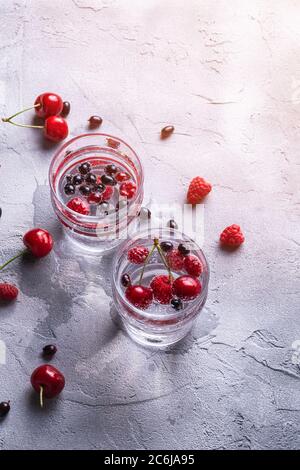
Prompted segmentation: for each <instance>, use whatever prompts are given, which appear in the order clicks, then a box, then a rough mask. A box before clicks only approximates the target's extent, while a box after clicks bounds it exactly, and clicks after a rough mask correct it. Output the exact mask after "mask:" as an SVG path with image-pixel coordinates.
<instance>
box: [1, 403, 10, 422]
mask: <svg viewBox="0 0 300 470" xmlns="http://www.w3.org/2000/svg"><path fill="white" fill-rule="evenodd" d="M9 410H10V401H2V402H1V403H0V418H3V417H4V416H6V415H7V413H8V412H9Z"/></svg>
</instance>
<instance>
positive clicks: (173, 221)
mask: <svg viewBox="0 0 300 470" xmlns="http://www.w3.org/2000/svg"><path fill="white" fill-rule="evenodd" d="M167 227H169V228H172V229H174V230H176V229H178V225H177V223H176V222H175V220H173V219H171V220H169V222H168V223H167Z"/></svg>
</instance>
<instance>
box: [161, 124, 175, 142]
mask: <svg viewBox="0 0 300 470" xmlns="http://www.w3.org/2000/svg"><path fill="white" fill-rule="evenodd" d="M174 130H175V127H174V126H165V127H163V129H162V130H161V131H160V137H161V138H162V139H166V138H167V137H170V135H171V134H173V132H174Z"/></svg>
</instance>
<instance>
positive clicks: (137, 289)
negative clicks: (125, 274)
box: [125, 284, 153, 310]
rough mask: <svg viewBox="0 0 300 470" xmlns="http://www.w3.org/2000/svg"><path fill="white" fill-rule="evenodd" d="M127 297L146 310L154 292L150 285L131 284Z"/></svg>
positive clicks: (132, 302)
mask: <svg viewBox="0 0 300 470" xmlns="http://www.w3.org/2000/svg"><path fill="white" fill-rule="evenodd" d="M125 296H126V299H127V300H129V302H130V303H131V304H133V305H134V306H135V307H138V308H141V309H142V310H145V309H146V308H148V307H149V305H150V304H151V302H152V300H153V292H152V289H150V287H145V286H141V285H138V284H137V285H135V286H129V287H127V289H126V291H125Z"/></svg>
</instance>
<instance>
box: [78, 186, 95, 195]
mask: <svg viewBox="0 0 300 470" xmlns="http://www.w3.org/2000/svg"><path fill="white" fill-rule="evenodd" d="M79 191H80V192H81V194H82V195H83V196H89V195H90V194H91V192H92V190H91V188H90V186H87V185H85V184H83V185H82V186H80V188H79Z"/></svg>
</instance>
